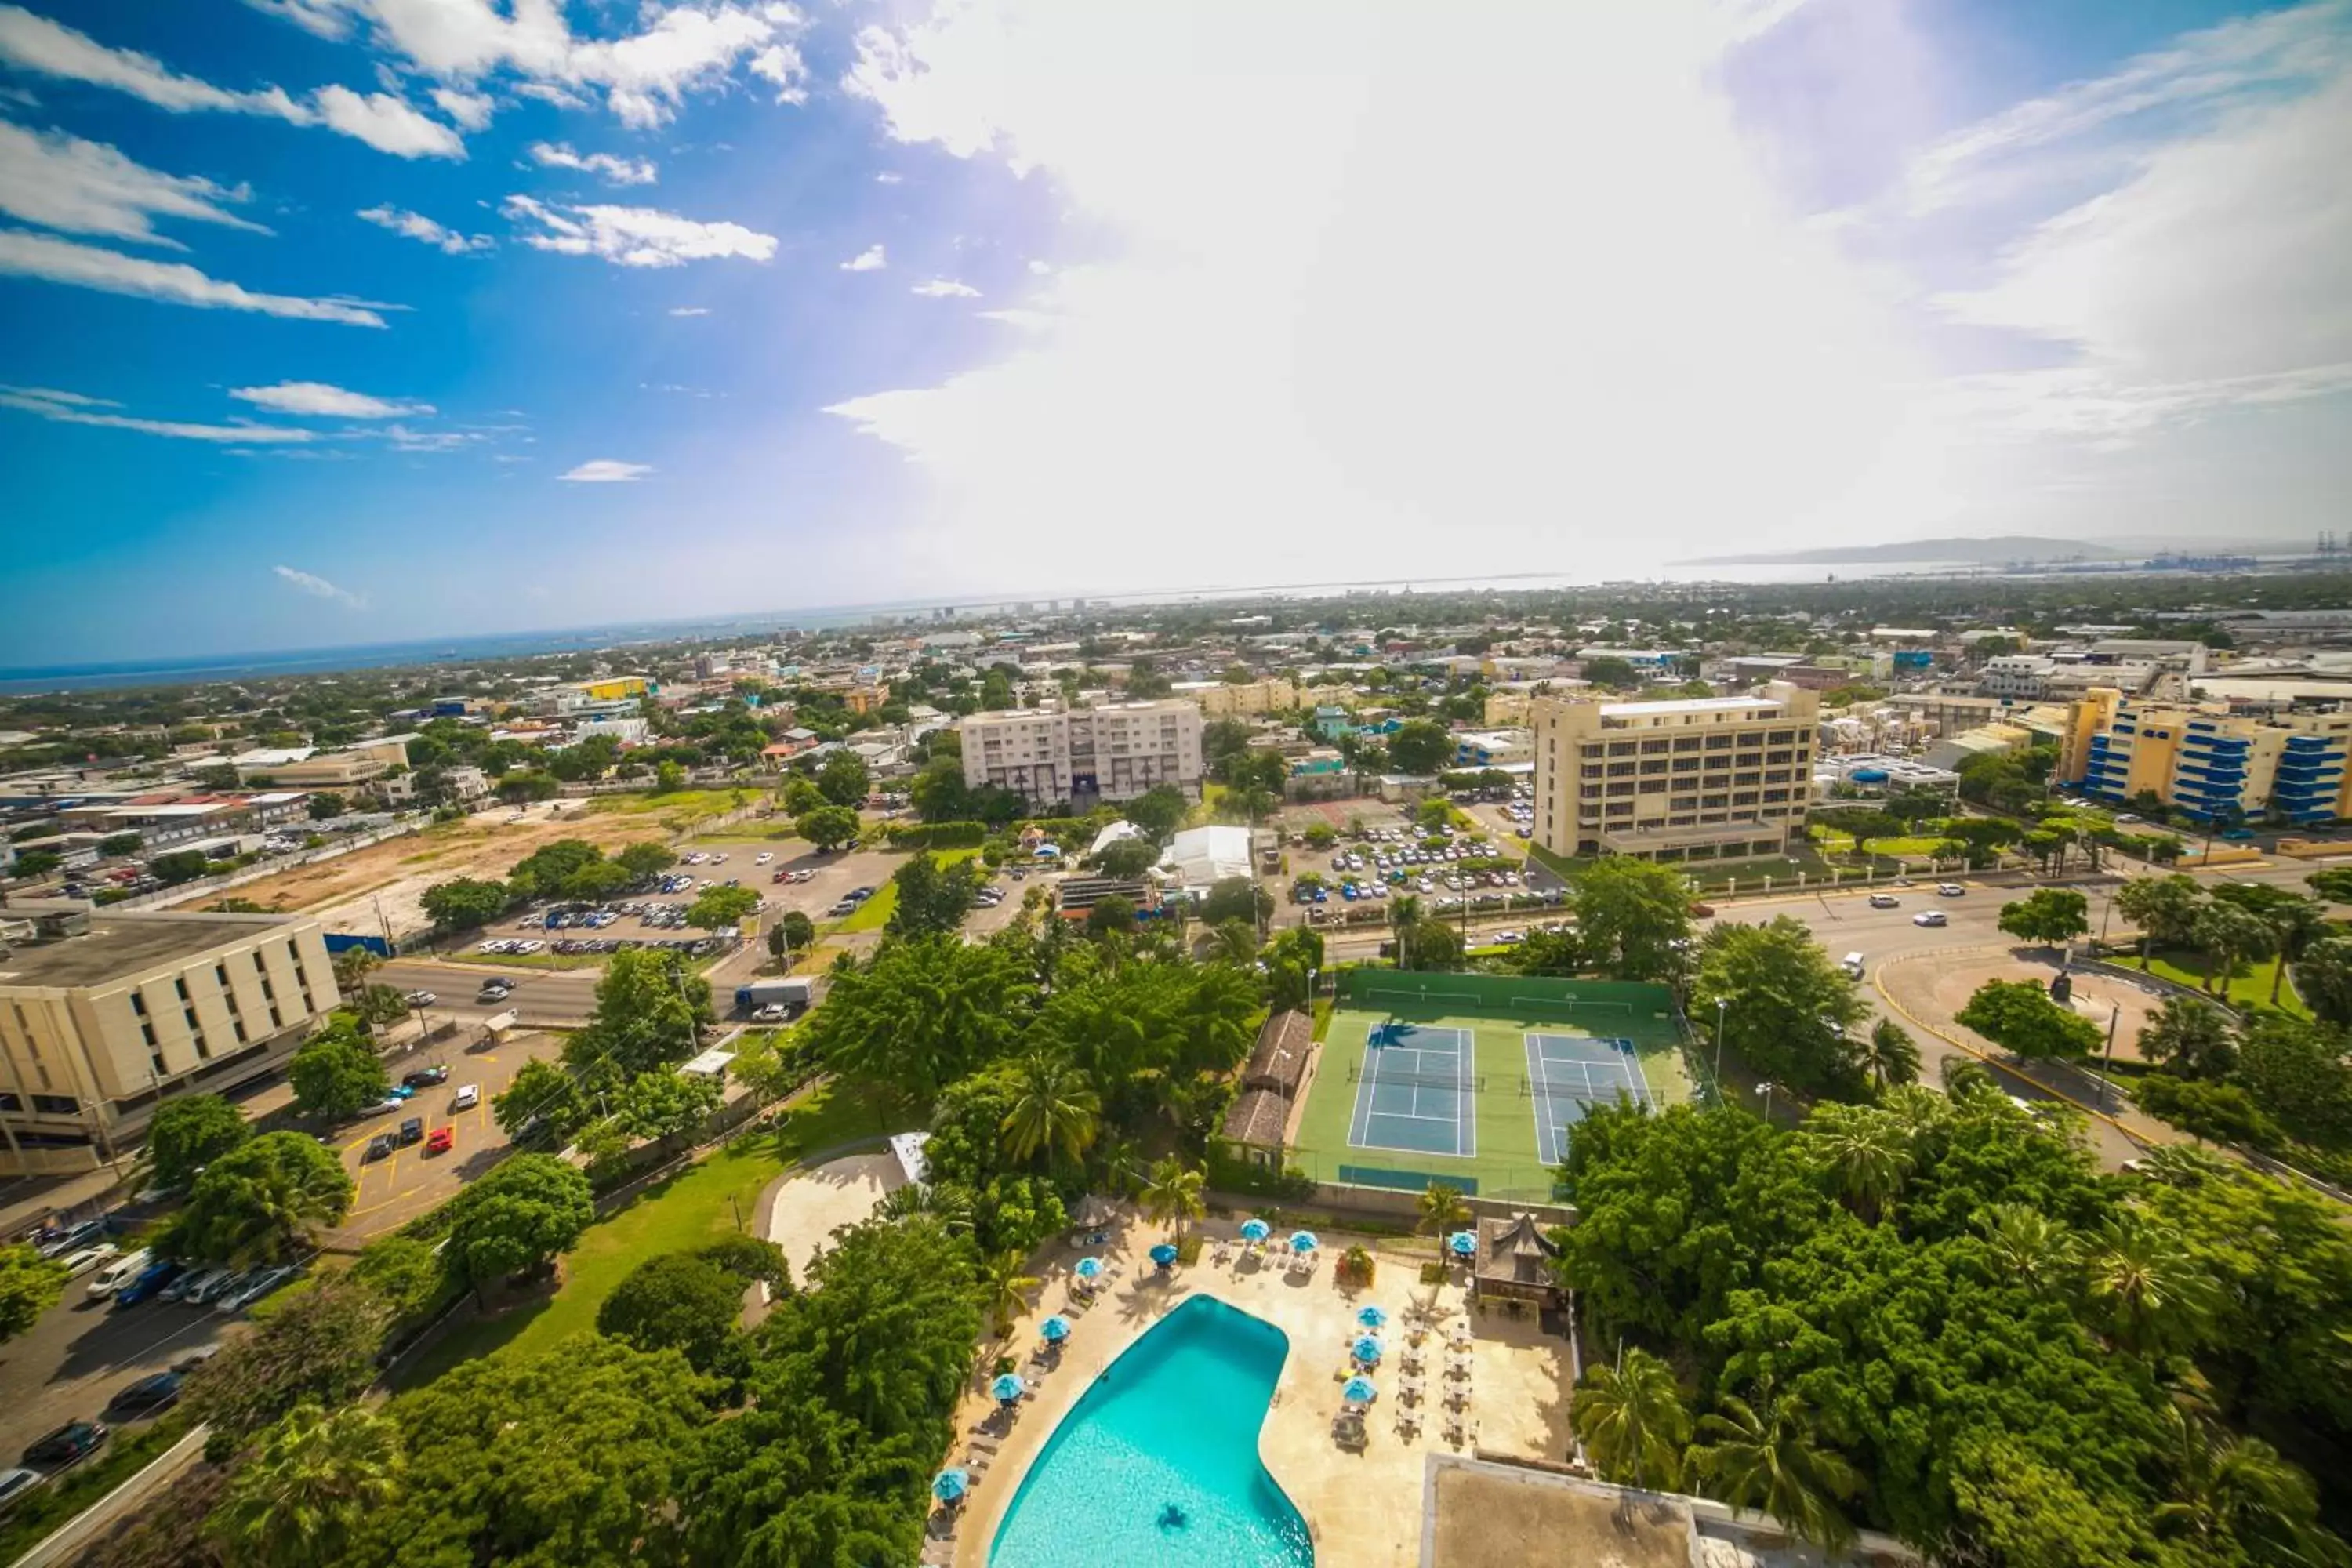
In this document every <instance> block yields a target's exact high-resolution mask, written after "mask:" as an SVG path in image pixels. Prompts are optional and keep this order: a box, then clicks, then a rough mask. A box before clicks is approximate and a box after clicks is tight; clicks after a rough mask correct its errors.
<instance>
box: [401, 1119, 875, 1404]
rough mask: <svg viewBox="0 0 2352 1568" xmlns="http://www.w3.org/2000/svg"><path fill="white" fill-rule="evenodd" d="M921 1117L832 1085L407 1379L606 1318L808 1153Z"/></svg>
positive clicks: (615, 1226) (533, 1344)
mask: <svg viewBox="0 0 2352 1568" xmlns="http://www.w3.org/2000/svg"><path fill="white" fill-rule="evenodd" d="M913 1121H919V1116H918V1115H917V1113H915V1112H913V1111H908V1110H901V1109H900V1108H898V1106H896V1105H895V1104H893V1103H891V1102H890V1101H889V1100H887V1099H886V1098H885V1097H884V1096H883V1095H882V1094H881V1093H880V1092H879V1091H878V1090H876V1089H872V1088H869V1087H867V1086H865V1085H862V1084H831V1085H828V1086H826V1087H825V1088H823V1089H818V1090H817V1091H816V1092H815V1093H814V1094H812V1095H810V1096H809V1098H808V1099H807V1100H803V1101H802V1102H801V1103H800V1104H799V1105H798V1106H796V1107H794V1108H793V1110H792V1112H791V1113H790V1114H789V1115H787V1116H786V1117H785V1118H784V1119H783V1121H782V1122H781V1123H780V1124H779V1125H778V1127H777V1129H776V1130H775V1131H772V1132H767V1133H755V1134H753V1135H751V1136H749V1137H744V1138H739V1139H737V1140H736V1141H735V1142H732V1143H730V1144H728V1145H726V1146H725V1147H724V1148H722V1149H719V1150H717V1151H716V1152H713V1153H712V1154H711V1155H710V1156H709V1158H708V1159H705V1160H704V1161H702V1162H701V1163H699V1164H697V1165H693V1166H690V1167H688V1169H686V1170H684V1171H681V1172H679V1173H677V1175H674V1176H671V1177H670V1178H668V1179H667V1180H666V1181H664V1182H661V1183H659V1184H656V1185H655V1186H654V1187H652V1188H650V1189H649V1190H647V1191H646V1193H645V1194H642V1195H641V1196H639V1197H638V1198H637V1199H636V1201H635V1202H634V1203H632V1204H630V1205H627V1206H626V1207H625V1208H623V1209H621V1210H620V1211H618V1212H617V1213H615V1214H614V1215H613V1216H612V1217H611V1218H609V1219H605V1220H601V1221H599V1222H598V1223H597V1224H595V1225H593V1226H589V1227H588V1233H587V1235H585V1236H583V1237H581V1238H580V1245H579V1247H576V1248H574V1249H573V1250H572V1253H571V1254H570V1255H569V1256H567V1257H566V1258H564V1260H563V1284H562V1289H558V1290H557V1291H556V1292H555V1293H554V1295H552V1296H551V1297H546V1298H543V1299H541V1300H538V1301H536V1302H534V1303H532V1304H531V1305H530V1306H527V1307H521V1308H518V1309H516V1310H513V1311H510V1312H505V1313H501V1314H500V1315H499V1316H498V1317H495V1318H488V1319H478V1320H476V1321H472V1322H468V1323H465V1324H463V1325H461V1326H460V1327H458V1328H457V1329H456V1330H454V1331H451V1332H450V1333H449V1334H448V1335H447V1336H446V1338H444V1339H442V1340H441V1341H439V1342H437V1343H436V1344H435V1345H434V1346H433V1347H432V1348H431V1349H430V1350H428V1351H426V1352H424V1353H423V1354H421V1355H419V1356H418V1357H417V1358H416V1359H415V1361H413V1362H411V1363H408V1365H406V1366H405V1367H404V1368H403V1369H402V1370H401V1373H400V1376H399V1379H398V1381H399V1383H400V1384H402V1385H403V1386H407V1387H415V1386H416V1385H417V1384H425V1383H430V1382H431V1381H433V1379H435V1378H436V1377H438V1376H440V1375H441V1374H442V1373H444V1372H446V1371H447V1370H448V1369H449V1368H451V1367H452V1366H455V1365H456V1364H457V1363H459V1362H461V1361H465V1360H467V1359H468V1358H470V1357H473V1356H478V1355H489V1354H493V1353H513V1354H518V1355H529V1354H531V1353H532V1352H538V1351H543V1350H545V1349H547V1348H548V1347H549V1346H550V1345H552V1344H554V1343H555V1342H557V1341H558V1340H561V1339H562V1338H563V1337H564V1336H565V1335H567V1334H574V1333H580V1332H583V1331H587V1330H590V1329H593V1328H594V1327H595V1326H596V1312H597V1310H598V1309H599V1308H601V1307H602V1306H603V1305H604V1299H605V1298H606V1297H607V1296H610V1295H611V1294H612V1293H613V1290H614V1288H615V1287H616V1286H618V1285H619V1284H620V1282H621V1281H622V1280H623V1279H625V1278H626V1277H627V1275H628V1273H629V1271H630V1270H631V1269H633V1268H635V1267H636V1266H637V1265H638V1264H640V1263H643V1262H644V1261H645V1260H646V1258H652V1257H654V1256H655V1255H656V1254H658V1253H664V1252H677V1251H682V1250H684V1249H686V1248H688V1247H700V1246H703V1245H705V1244H707V1243H709V1242H713V1241H717V1240H719V1239H721V1238H722V1237H727V1236H730V1235H732V1234H734V1231H735V1229H736V1226H737V1224H738V1222H739V1220H740V1224H742V1225H743V1226H746V1227H749V1226H751V1224H752V1223H753V1221H754V1218H755V1216H756V1215H757V1214H758V1211H759V1206H760V1194H761V1193H762V1192H765V1191H766V1190H767V1186H768V1184H769V1183H770V1182H772V1181H774V1180H775V1179H776V1178H777V1177H778V1176H780V1175H782V1173H784V1172H785V1171H787V1170H789V1169H790V1168H791V1167H792V1166H793V1164H795V1163H798V1162H799V1160H800V1159H801V1158H802V1157H803V1155H806V1154H810V1153H814V1152H818V1151H820V1150H826V1149H833V1148H836V1147H838V1146H840V1145H841V1144H844V1143H847V1142H855V1141H856V1140H859V1139H865V1138H878V1137H880V1136H882V1135H883V1134H885V1133H887V1132H890V1131H898V1130H899V1129H901V1128H903V1127H905V1126H907V1125H910V1124H911V1123H912V1122H913Z"/></svg>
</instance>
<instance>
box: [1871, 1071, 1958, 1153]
mask: <svg viewBox="0 0 2352 1568" xmlns="http://www.w3.org/2000/svg"><path fill="white" fill-rule="evenodd" d="M1879 1109H1880V1110H1884V1111H1885V1112H1886V1114H1887V1115H1889V1116H1891V1117H1893V1118H1894V1119H1895V1126H1897V1127H1899V1128H1901V1129H1902V1130H1903V1136H1904V1139H1905V1141H1906V1142H1908V1143H1909V1144H1910V1145H1911V1152H1912V1155H1913V1157H1914V1159H1915V1160H1930V1159H1933V1158H1934V1157H1935V1153H1936V1151H1937V1150H1938V1149H1940V1148H1941V1147H1942V1146H1943V1142H1944V1140H1945V1138H1946V1137H1947V1136H1948V1134H1949V1133H1950V1131H1951V1130H1952V1101H1951V1099H1950V1097H1949V1096H1948V1095H1942V1094H1938V1093H1937V1092H1936V1091H1935V1090H1934V1089H1927V1088H1925V1087H1923V1086H1922V1085H1919V1084H1916V1083H1905V1084H1897V1085H1895V1087H1894V1088H1893V1089H1888V1090H1886V1092H1885V1095H1884V1096H1883V1097H1882V1098H1881V1100H1879Z"/></svg>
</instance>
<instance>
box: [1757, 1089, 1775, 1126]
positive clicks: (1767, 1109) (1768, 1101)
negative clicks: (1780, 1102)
mask: <svg viewBox="0 0 2352 1568" xmlns="http://www.w3.org/2000/svg"><path fill="white" fill-rule="evenodd" d="M1772 1087H1773V1086H1772V1080H1771V1079H1769V1078H1768V1079H1765V1080H1764V1081H1763V1082H1762V1083H1759V1084H1758V1085H1757V1086H1756V1092H1757V1093H1759V1094H1760V1095H1762V1096H1763V1097H1764V1120H1765V1121H1771V1120H1772Z"/></svg>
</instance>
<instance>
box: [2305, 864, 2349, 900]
mask: <svg viewBox="0 0 2352 1568" xmlns="http://www.w3.org/2000/svg"><path fill="white" fill-rule="evenodd" d="M2303 880H2304V885H2305V887H2307V888H2309V889H2311V890H2312V891H2313V892H2315V893H2316V894H2318V895H2319V896H2320V897H2321V898H2323V899H2326V900H2327V901H2328V902H2330V903H2334V904H2352V866H2330V867H2327V868H2325V869H2323V870H2318V871H2314V872H2312V873H2311V875H2309V876H2307V877H2305V879H2303Z"/></svg>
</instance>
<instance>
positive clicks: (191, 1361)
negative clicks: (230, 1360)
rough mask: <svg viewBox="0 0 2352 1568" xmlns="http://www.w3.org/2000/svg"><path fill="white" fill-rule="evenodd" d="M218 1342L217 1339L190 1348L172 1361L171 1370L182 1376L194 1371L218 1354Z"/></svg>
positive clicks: (219, 1349)
mask: <svg viewBox="0 0 2352 1568" xmlns="http://www.w3.org/2000/svg"><path fill="white" fill-rule="evenodd" d="M220 1351H221V1348H220V1344H219V1342H217V1341H215V1342H213V1343H211V1344H202V1345H197V1346H196V1347H194V1349H192V1350H190V1351H189V1352H187V1354H185V1355H184V1356H182V1357H181V1358H180V1359H179V1360H177V1361H175V1362H173V1363H172V1370H173V1372H176V1373H179V1374H180V1375H181V1376H182V1377H185V1376H187V1375H188V1373H192V1372H194V1371H195V1370H196V1368H198V1367H200V1366H202V1365H204V1364H205V1363H206V1362H208V1361H210V1360H212V1359H213V1357H215V1356H216V1355H218V1354H220Z"/></svg>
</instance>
